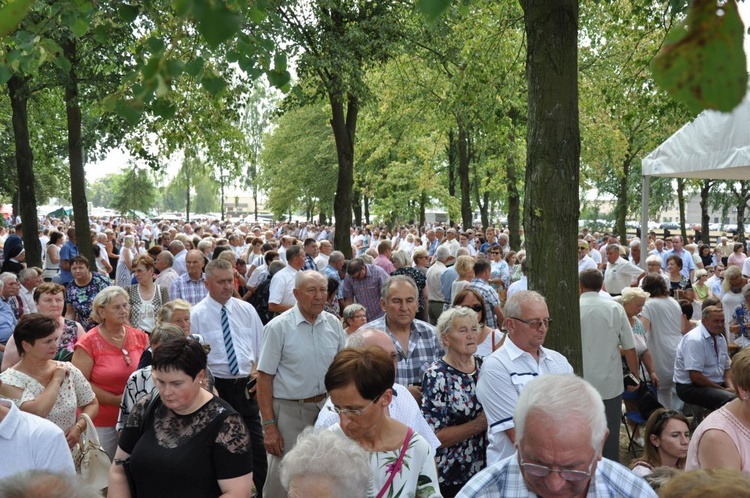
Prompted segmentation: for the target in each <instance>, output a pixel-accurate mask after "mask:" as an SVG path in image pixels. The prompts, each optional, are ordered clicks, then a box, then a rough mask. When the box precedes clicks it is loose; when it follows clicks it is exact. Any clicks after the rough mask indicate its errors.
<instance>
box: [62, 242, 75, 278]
mask: <svg viewBox="0 0 750 498" xmlns="http://www.w3.org/2000/svg"><path fill="white" fill-rule="evenodd" d="M76 256H78V246H77V245H75V244H74V243H72V242H71V241H67V242H66V243H65V244H63V246H62V247H61V248H60V283H61V284H63V285H65V284H67V283H68V282H70V281H71V280H73V274H72V273H70V266H69V267H68V269H67V270H63V267H62V262H63V261H68V262H70V260H71V259H73V258H75V257H76Z"/></svg>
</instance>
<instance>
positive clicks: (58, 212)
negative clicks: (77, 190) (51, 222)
mask: <svg viewBox="0 0 750 498" xmlns="http://www.w3.org/2000/svg"><path fill="white" fill-rule="evenodd" d="M71 214H73V208H70V209H66V208H64V207H60V208H57V209H55V210H54V211H52V212H51V213H47V216H49V217H51V218H62V217H63V216H70V215H71Z"/></svg>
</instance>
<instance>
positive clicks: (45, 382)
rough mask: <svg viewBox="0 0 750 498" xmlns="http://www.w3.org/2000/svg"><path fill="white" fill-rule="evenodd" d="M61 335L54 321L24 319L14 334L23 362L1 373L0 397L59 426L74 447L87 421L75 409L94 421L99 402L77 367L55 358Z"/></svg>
mask: <svg viewBox="0 0 750 498" xmlns="http://www.w3.org/2000/svg"><path fill="white" fill-rule="evenodd" d="M60 334H61V331H60V329H59V328H58V326H57V321H56V320H55V319H53V318H50V317H48V316H44V315H41V314H39V313H30V314H28V315H24V316H23V317H21V320H20V321H19V322H18V325H17V326H16V329H15V330H14V331H13V338H14V339H15V342H16V344H17V345H18V351H19V353H20V354H21V361H19V362H18V363H16V364H15V365H13V366H12V367H10V368H9V369H8V370H6V371H5V372H3V373H2V374H0V380H2V386H0V396H2V397H5V398H8V399H10V400H12V401H13V402H14V403H15V404H16V405H17V406H18V407H19V408H20V409H21V410H23V411H25V412H28V413H33V414H34V415H37V416H39V417H43V418H46V419H47V420H49V421H51V422H53V423H54V424H56V425H57V426H58V427H60V428H61V429H62V430H63V431H64V432H65V438H66V439H67V441H68V446H70V447H71V448H72V447H73V446H75V445H76V444H77V443H78V441H79V440H80V437H81V434H82V433H83V432H84V431H85V430H86V421H85V420H84V419H83V418H80V419H77V417H76V410H79V409H80V411H81V412H82V413H85V414H86V415H88V416H89V417H91V418H92V419H93V418H94V417H96V415H97V413H98V412H99V403H98V402H97V401H96V396H95V395H94V391H93V389H92V388H91V385H90V384H89V382H88V381H87V380H86V377H84V375H83V374H82V373H81V371H80V370H79V369H78V368H76V367H75V366H74V365H73V364H71V363H67V362H61V361H54V360H53V359H52V358H54V357H55V354H56V353H57V343H58V341H59V340H60Z"/></svg>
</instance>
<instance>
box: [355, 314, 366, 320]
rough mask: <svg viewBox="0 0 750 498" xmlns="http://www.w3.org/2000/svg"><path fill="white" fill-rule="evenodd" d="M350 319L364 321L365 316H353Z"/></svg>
mask: <svg viewBox="0 0 750 498" xmlns="http://www.w3.org/2000/svg"><path fill="white" fill-rule="evenodd" d="M352 318H356V319H357V320H366V319H367V315H354V316H352Z"/></svg>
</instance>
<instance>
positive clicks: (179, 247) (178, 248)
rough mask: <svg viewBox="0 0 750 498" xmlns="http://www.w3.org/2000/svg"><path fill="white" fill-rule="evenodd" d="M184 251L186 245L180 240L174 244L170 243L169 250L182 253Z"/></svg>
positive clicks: (173, 242) (174, 241)
mask: <svg viewBox="0 0 750 498" xmlns="http://www.w3.org/2000/svg"><path fill="white" fill-rule="evenodd" d="M179 235H184V234H179ZM183 249H185V244H183V243H182V242H181V241H179V240H173V241H172V242H170V243H169V250H170V251H177V252H181V251H182V250H183Z"/></svg>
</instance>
